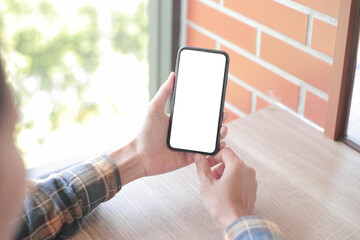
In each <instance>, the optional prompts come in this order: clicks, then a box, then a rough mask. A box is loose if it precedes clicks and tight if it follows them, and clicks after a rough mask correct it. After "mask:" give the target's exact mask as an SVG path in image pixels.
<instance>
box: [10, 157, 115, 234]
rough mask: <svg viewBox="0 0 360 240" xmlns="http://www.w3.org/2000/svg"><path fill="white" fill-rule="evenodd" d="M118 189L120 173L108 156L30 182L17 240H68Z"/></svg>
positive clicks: (17, 221)
mask: <svg viewBox="0 0 360 240" xmlns="http://www.w3.org/2000/svg"><path fill="white" fill-rule="evenodd" d="M120 188H121V182H120V174H119V171H118V169H117V167H116V165H115V163H114V162H113V161H112V160H111V158H110V157H109V156H107V155H103V156H100V157H98V158H96V159H94V160H92V161H86V162H83V163H81V164H79V165H76V166H73V167H71V168H69V169H66V170H64V171H61V172H60V173H57V174H53V175H50V177H48V178H47V179H45V180H41V181H32V182H29V183H28V185H27V188H26V197H25V200H24V209H23V214H22V216H20V217H19V218H18V219H16V220H15V221H14V224H18V226H19V228H18V232H17V234H16V239H54V238H55V237H57V238H68V237H70V236H72V235H73V234H74V233H75V232H76V231H77V230H78V229H79V227H80V223H81V220H82V218H83V217H85V216H86V215H87V214H88V213H90V212H91V211H92V210H93V209H94V208H96V207H97V206H98V205H99V204H100V203H102V202H105V201H107V200H109V199H110V198H112V197H113V196H115V194H116V193H117V192H118V191H119V190H120Z"/></svg>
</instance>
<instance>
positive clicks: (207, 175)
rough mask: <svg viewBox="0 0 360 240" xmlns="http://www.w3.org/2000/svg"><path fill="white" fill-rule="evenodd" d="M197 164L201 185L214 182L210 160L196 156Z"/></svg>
mask: <svg viewBox="0 0 360 240" xmlns="http://www.w3.org/2000/svg"><path fill="white" fill-rule="evenodd" d="M195 164H196V168H197V173H198V175H199V179H200V183H201V184H204V183H206V182H208V181H210V182H211V181H213V180H214V176H213V174H212V173H211V168H210V164H209V162H208V160H207V159H206V158H204V156H202V155H200V154H196V155H195Z"/></svg>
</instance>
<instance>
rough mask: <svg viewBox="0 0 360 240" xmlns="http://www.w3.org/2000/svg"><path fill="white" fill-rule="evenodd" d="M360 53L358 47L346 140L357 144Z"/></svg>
mask: <svg viewBox="0 0 360 240" xmlns="http://www.w3.org/2000/svg"><path fill="white" fill-rule="evenodd" d="M359 78H360V53H359V46H358V49H357V60H356V68H355V74H354V80H353V86H352V94H351V99H350V103H349V104H350V110H349V117H348V122H347V129H346V134H345V137H346V140H347V141H348V142H349V143H350V144H352V145H353V146H354V147H355V146H360V79H359Z"/></svg>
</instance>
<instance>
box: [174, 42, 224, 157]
mask: <svg viewBox="0 0 360 240" xmlns="http://www.w3.org/2000/svg"><path fill="white" fill-rule="evenodd" d="M179 61H180V62H179V63H178V72H177V79H176V81H177V83H176V89H175V91H176V92H175V100H174V107H173V118H172V126H171V135H170V141H169V143H170V146H171V147H173V148H178V149H184V150H192V151H197V152H206V153H212V152H214V151H215V149H216V139H217V134H218V124H219V117H220V107H221V95H222V89H223V84H224V75H225V66H226V57H225V55H223V54H220V53H210V52H204V51H195V50H188V49H184V50H182V51H181V53H180V60H179Z"/></svg>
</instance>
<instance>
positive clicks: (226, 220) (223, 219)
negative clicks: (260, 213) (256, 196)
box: [218, 211, 248, 231]
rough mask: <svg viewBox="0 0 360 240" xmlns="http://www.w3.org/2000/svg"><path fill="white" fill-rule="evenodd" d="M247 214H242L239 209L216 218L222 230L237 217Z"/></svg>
mask: <svg viewBox="0 0 360 240" xmlns="http://www.w3.org/2000/svg"><path fill="white" fill-rule="evenodd" d="M247 215H248V214H244V213H243V212H241V211H232V212H231V213H229V214H227V215H226V216H223V217H220V218H219V219H218V223H219V224H220V227H221V229H222V230H224V231H225V230H226V228H227V227H229V226H230V224H232V223H233V222H235V221H236V220H237V219H239V218H241V217H245V216H247Z"/></svg>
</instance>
